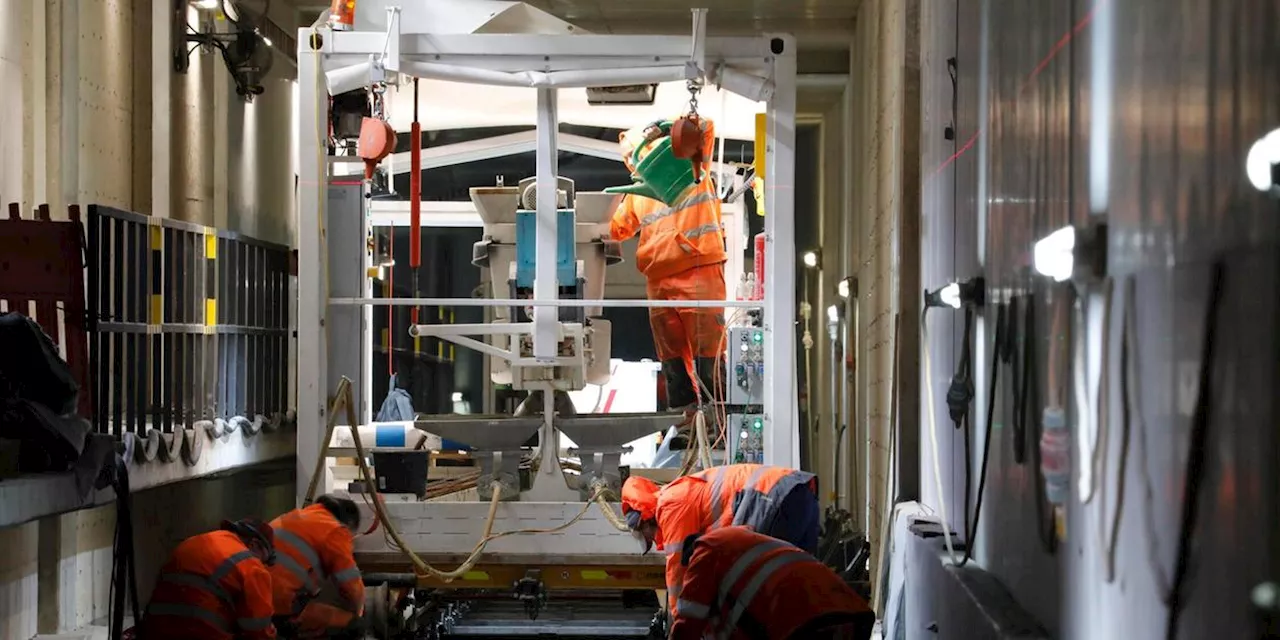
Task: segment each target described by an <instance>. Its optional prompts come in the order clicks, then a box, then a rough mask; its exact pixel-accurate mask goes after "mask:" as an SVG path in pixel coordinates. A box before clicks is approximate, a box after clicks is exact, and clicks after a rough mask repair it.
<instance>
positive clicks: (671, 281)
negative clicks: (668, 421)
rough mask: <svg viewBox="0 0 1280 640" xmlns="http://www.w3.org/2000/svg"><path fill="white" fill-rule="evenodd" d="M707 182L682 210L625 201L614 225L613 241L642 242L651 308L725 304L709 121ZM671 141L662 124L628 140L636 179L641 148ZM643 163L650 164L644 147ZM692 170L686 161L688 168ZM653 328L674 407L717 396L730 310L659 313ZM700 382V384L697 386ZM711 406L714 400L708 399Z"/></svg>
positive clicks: (654, 313) (626, 156) (705, 127)
mask: <svg viewBox="0 0 1280 640" xmlns="http://www.w3.org/2000/svg"><path fill="white" fill-rule="evenodd" d="M699 123H700V126H701V130H702V144H703V153H702V156H701V157H702V158H705V160H703V161H702V162H701V163H700V165H701V166H700V174H701V176H702V179H701V180H700V181H699V182H698V183H696V184H694V185H692V186H691V187H690V188H689V189H688V190H687V191H686V192H685V193H684V194H683V196H682V197H681V198H680V200H679V201H678V202H676V203H675V204H674V205H671V206H668V205H667V204H665V203H663V202H661V201H659V200H655V199H653V198H648V197H645V196H640V195H636V194H628V195H626V196H625V197H623V199H622V202H621V203H620V204H619V205H618V209H617V211H615V212H614V214H613V219H612V221H611V222H610V224H609V233H610V236H611V237H612V238H613V239H614V240H616V241H619V242H621V241H624V240H628V239H630V238H631V237H632V236H635V235H636V234H637V233H638V234H640V244H639V246H638V247H637V248H636V268H637V269H639V270H640V273H642V274H644V277H645V280H646V281H647V283H648V298H649V299H650V300H724V299H725V281H724V263H725V261H726V260H727V259H728V256H727V254H726V253H725V245H724V231H723V229H722V228H721V222H720V197H719V196H718V195H717V193H716V187H715V184H714V183H713V182H712V180H711V177H710V176H711V172H710V169H711V157H712V147H713V143H714V142H715V125H714V124H713V123H712V122H711V120H710V119H707V118H701V119H700V121H699ZM662 135H663V134H662V132H661V130H660V129H659V128H658V127H657V125H656V123H655V124H652V125H649V126H648V127H646V128H645V129H643V130H642V131H641V132H639V133H637V132H636V131H634V130H633V131H630V132H627V133H624V134H623V136H622V140H621V142H622V157H623V160H624V162H626V164H627V168H628V169H630V170H631V171H632V172H633V173H634V172H635V170H636V168H635V166H633V163H632V154H633V152H634V150H635V147H636V146H637V145H649V143H651V142H653V141H654V140H656V139H657V138H659V137H661V136H662ZM641 151H642V153H641V156H642V157H643V156H644V153H643V152H644V147H642V150H641ZM681 162H684V161H681ZM649 326H650V328H651V329H652V331H653V343H654V347H655V349H656V351H657V355H658V360H659V361H660V362H661V363H662V374H663V377H664V379H665V380H666V387H667V406H668V408H671V409H683V408H687V407H690V406H692V405H694V404H696V403H697V402H698V395H699V391H702V392H703V394H704V395H706V394H710V393H712V391H711V390H712V389H713V384H714V383H715V382H716V381H717V380H716V379H717V376H716V373H715V372H716V368H717V367H718V366H719V358H720V354H721V352H722V351H723V350H724V338H725V322H724V309H723V308H707V307H702V308H684V309H678V308H671V307H667V308H654V309H650V310H649ZM695 378H696V379H698V381H699V382H698V383H697V384H695V382H694V380H695ZM703 401H704V402H708V401H710V398H706V397H704V398H703Z"/></svg>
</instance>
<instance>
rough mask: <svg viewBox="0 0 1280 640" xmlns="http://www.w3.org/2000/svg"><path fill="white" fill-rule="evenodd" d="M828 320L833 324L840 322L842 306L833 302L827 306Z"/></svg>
mask: <svg viewBox="0 0 1280 640" xmlns="http://www.w3.org/2000/svg"><path fill="white" fill-rule="evenodd" d="M827 322H828V323H829V324H833V325H836V324H840V307H839V306H837V305H834V304H833V305H831V306H829V307H827Z"/></svg>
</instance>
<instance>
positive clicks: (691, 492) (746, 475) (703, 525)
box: [655, 464, 817, 610]
mask: <svg viewBox="0 0 1280 640" xmlns="http://www.w3.org/2000/svg"><path fill="white" fill-rule="evenodd" d="M802 485H807V486H808V487H809V488H810V490H812V491H813V492H814V494H815V495H816V494H817V487H816V477H815V476H814V475H813V474H812V473H808V472H806V471H798V470H796V469H787V468H785V467H769V466H765V465H761V464H731V465H725V466H721V467H712V468H710V469H707V470H706V471H700V472H698V473H695V474H692V475H688V476H685V477H683V478H679V479H677V480H676V481H675V482H672V483H671V484H669V485H667V486H666V487H665V488H663V490H662V492H661V493H659V494H658V506H657V509H656V511H655V517H656V520H657V521H658V536H659V538H658V540H657V543H658V545H659V546H660V548H661V549H662V550H663V552H664V553H666V554H667V604H668V607H670V609H669V610H674V607H675V603H676V600H677V599H679V597H680V589H681V585H682V584H683V582H684V567H682V566H681V565H680V549H681V544H682V543H683V542H684V540H685V538H687V537H689V536H691V535H693V534H695V533H705V532H708V531H712V530H715V529H718V528H720V527H727V526H731V525H746V526H748V527H751V528H752V529H755V530H757V531H768V529H769V527H770V526H771V525H772V524H773V521H774V519H775V518H776V517H777V514H778V507H779V506H780V505H781V504H782V500H783V498H786V497H787V495H788V494H790V493H791V491H792V490H793V489H796V488H797V487H800V486H802Z"/></svg>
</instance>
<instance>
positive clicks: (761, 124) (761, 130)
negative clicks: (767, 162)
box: [755, 113, 769, 178]
mask: <svg viewBox="0 0 1280 640" xmlns="http://www.w3.org/2000/svg"><path fill="white" fill-rule="evenodd" d="M767 122H768V116H767V115H766V114H763V113H757V114H756V140H755V149H756V161H755V168H756V175H758V176H760V177H762V178H763V177H764V158H765V140H766V139H767V135H768V133H769V131H768V125H767V124H766V123H767Z"/></svg>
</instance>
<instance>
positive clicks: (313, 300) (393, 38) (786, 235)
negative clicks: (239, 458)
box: [296, 9, 799, 499]
mask: <svg viewBox="0 0 1280 640" xmlns="http://www.w3.org/2000/svg"><path fill="white" fill-rule="evenodd" d="M701 18H702V17H701V16H700V15H699V12H698V11H695V18H694V25H695V31H694V33H695V35H694V36H692V37H684V36H630V35H628V36H615V35H495V34H484V35H476V34H465V35H457V34H439V33H431V31H430V25H429V24H414V23H415V22H416V20H410V19H408V17H405V18H401V16H400V13H399V10H398V9H391V10H389V19H388V29H387V31H386V32H359V31H346V32H333V31H330V30H328V29H324V28H318V29H317V28H304V29H300V30H299V33H298V104H299V120H298V131H297V135H298V145H299V180H298V268H299V274H300V277H299V282H298V320H297V323H298V324H297V326H298V362H297V366H298V371H299V376H298V408H297V409H298V452H297V463H296V464H297V469H298V496H299V499H301V496H302V495H303V494H304V493H305V491H306V485H307V482H308V479H309V478H310V476H311V470H312V468H311V467H312V465H314V464H315V461H316V459H317V458H318V457H319V453H320V446H321V438H322V437H323V431H324V424H325V420H326V415H325V414H326V411H327V406H326V405H327V403H328V399H329V392H330V391H329V390H328V389H326V388H325V387H326V381H327V380H328V370H327V364H328V353H327V348H328V341H327V337H326V334H325V324H326V322H325V319H326V317H327V315H328V312H329V309H330V308H331V306H332V305H333V304H334V301H333V300H331V299H330V296H329V291H328V278H327V275H326V274H327V273H328V266H327V264H326V261H327V256H328V253H327V249H326V242H351V243H363V242H365V239H364V238H325V237H324V232H323V229H324V221H325V217H324V216H325V215H326V214H325V209H326V197H327V190H328V183H329V179H330V175H329V172H330V162H329V161H328V158H326V156H325V152H326V140H327V137H328V120H327V118H328V111H327V109H328V96H329V95H330V93H341V92H344V91H350V90H353V89H357V88H360V87H362V86H368V84H369V83H370V82H375V81H376V82H381V81H384V80H393V79H395V78H396V77H398V75H399V74H406V75H410V76H414V77H422V78H436V79H443V80H453V81H463V82H474V83H480V84H491V85H503V86H527V87H530V88H533V89H535V90H537V91H538V92H539V93H538V108H539V114H538V120H537V122H538V143H537V170H538V174H537V177H538V185H537V192H538V203H537V219H538V223H537V234H536V243H537V248H538V251H537V254H536V255H537V256H538V265H537V269H536V280H535V285H534V289H535V296H534V300H532V301H526V302H525V303H524V304H525V305H527V306H533V307H535V309H536V310H535V322H534V325H535V326H534V330H533V333H534V340H535V342H534V357H535V358H543V357H548V356H554V355H555V345H556V342H557V340H558V332H559V323H558V322H557V315H556V312H555V307H558V306H564V305H566V304H586V303H588V302H589V304H590V305H592V306H673V304H672V303H670V302H665V301H658V302H649V301H629V300H596V301H586V302H582V301H568V300H557V299H556V289H555V287H554V286H553V284H552V283H553V282H554V280H553V279H554V277H555V270H554V264H555V259H554V256H555V248H556V242H555V237H556V229H555V225H556V204H557V203H556V201H555V199H554V197H553V194H555V193H556V190H555V186H554V180H555V177H556V155H557V130H556V125H557V119H556V109H555V106H556V95H557V94H556V91H557V90H558V89H562V88H580V87H586V86H607V85H611V84H615V85H616V84H628V83H645V82H661V81H671V80H680V79H686V78H688V77H689V76H690V75H698V76H703V77H705V78H707V79H708V80H709V81H710V82H712V83H715V84H719V85H720V86H721V87H723V88H724V89H727V90H730V91H733V92H734V93H738V94H740V95H743V96H745V97H748V98H750V99H753V100H757V101H760V100H764V101H767V104H768V115H767V119H766V122H767V128H766V131H767V141H766V147H765V148H766V158H765V165H766V167H765V211H766V215H765V234H766V270H765V283H764V284H765V299H764V301H763V308H764V311H763V315H764V323H763V324H764V331H765V335H766V341H765V350H764V360H765V371H764V412H765V420H766V429H765V452H766V457H765V462H766V464H776V465H781V466H790V467H795V466H798V464H799V438H798V437H797V436H798V432H797V423H798V420H797V417H796V411H795V407H796V402H795V399H796V375H795V357H794V356H795V354H794V350H795V328H794V326H795V296H794V283H795V269H796V264H795V223H794V210H795V196H794V185H795V109H796V91H795V88H796V66H795V65H796V57H795V53H796V48H795V40H794V38H792V37H791V36H790V35H785V34H777V35H774V34H765V35H761V36H757V37H733V38H704V37H701V35H700V34H702V33H705V31H703V29H705V23H704V22H702V21H701ZM691 51H692V54H691V53H690V52H691ZM690 70H692V71H693V72H694V73H692V74H691V73H690ZM433 98H434V99H439V100H448V99H449V97H448V96H427V97H426V100H427V101H428V103H429V102H430V101H431V100H432V99H433ZM477 106H478V107H480V106H479V105H477ZM543 256H548V257H547V258H544V257H543ZM346 302H347V303H350V304H379V303H381V304H387V303H388V301H376V302H375V301H370V300H365V301H346ZM390 303H392V304H394V302H390ZM439 303H440V304H453V305H456V306H461V305H468V304H469V305H474V304H477V303H479V304H487V305H489V306H497V305H500V304H510V301H481V300H475V299H470V298H468V299H458V300H449V301H440V302H439ZM419 304H422V303H419ZM681 306H693V305H690V304H687V303H686V304H684V305H681ZM725 306H726V307H730V306H741V304H738V305H735V304H734V303H733V302H732V301H729V302H728V303H727V304H726V305H725ZM361 374H362V372H352V373H351V374H349V375H361ZM365 382H366V383H367V382H368V381H365Z"/></svg>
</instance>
